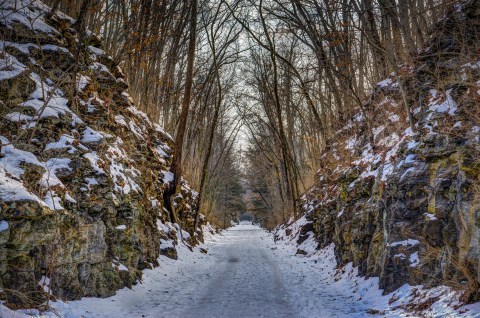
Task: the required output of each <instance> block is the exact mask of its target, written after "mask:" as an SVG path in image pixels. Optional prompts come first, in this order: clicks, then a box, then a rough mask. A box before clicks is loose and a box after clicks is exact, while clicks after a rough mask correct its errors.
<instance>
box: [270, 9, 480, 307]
mask: <svg viewBox="0 0 480 318" xmlns="http://www.w3.org/2000/svg"><path fill="white" fill-rule="evenodd" d="M479 26H480V1H477V0H474V1H467V2H462V3H459V4H457V5H456V6H455V7H454V8H452V10H451V12H449V13H448V14H447V16H446V17H444V18H443V19H442V20H441V21H439V23H438V24H437V25H436V29H435V31H434V32H433V34H432V36H431V38H430V41H429V43H428V47H427V48H426V49H425V50H423V51H421V52H420V53H419V54H418V56H416V57H415V59H414V60H415V63H413V64H411V65H407V64H405V65H403V66H401V67H399V69H398V72H397V73H396V74H395V73H393V74H392V75H391V76H390V77H389V78H387V79H385V80H384V81H382V82H380V83H378V84H377V86H376V88H375V89H374V92H373V94H372V95H371V97H370V100H369V101H368V102H367V103H366V105H365V113H362V112H359V113H358V115H357V116H355V117H354V118H352V120H351V121H350V123H349V124H348V125H347V126H345V127H344V128H343V129H342V130H341V131H338V132H337V134H336V135H335V138H333V140H332V141H331V142H329V144H328V147H327V149H326V150H325V152H324V154H323V156H322V158H321V159H322V168H321V169H320V170H319V171H318V182H317V184H316V185H315V186H314V187H313V188H312V189H311V190H310V191H309V192H308V193H307V194H306V195H305V196H304V197H303V202H302V209H303V212H304V213H305V215H306V218H307V220H308V222H307V223H306V224H305V225H303V226H302V227H301V229H299V230H298V231H297V232H295V231H293V232H292V229H294V227H293V228H290V229H289V228H281V229H280V232H281V233H279V236H283V235H285V231H286V234H289V236H290V237H294V236H296V235H298V242H299V243H301V242H302V241H303V240H305V239H306V238H308V236H309V233H310V232H313V233H314V235H315V238H316V239H317V241H318V243H319V248H324V247H326V246H328V245H330V244H331V243H334V244H335V256H336V260H337V264H338V265H339V266H340V267H343V266H344V265H346V264H347V263H350V262H351V263H353V265H354V266H358V270H359V273H360V274H361V275H365V276H367V277H371V276H377V277H379V278H380V281H379V282H380V283H379V284H380V288H382V289H384V290H385V292H391V291H394V290H396V289H397V288H399V287H400V286H402V285H403V284H405V283H408V284H411V285H424V286H437V285H440V284H444V285H448V286H451V287H454V288H458V289H460V290H464V291H466V293H465V294H464V300H476V299H478V297H479V294H478V288H479V286H480V281H479V277H480V266H479V265H480V245H479V242H480V241H479V238H480V229H479V227H478V224H479V223H478V222H479V212H480V205H479V199H480V180H479V177H480V139H479V132H480V127H479V125H480V107H479V102H480V81H479V80H480V62H478V60H479V59H480V55H479V49H480V31H479V30H480V28H479ZM405 104H407V105H408V106H409V107H410V108H411V110H412V113H413V119H414V122H415V124H414V127H409V121H408V116H407V115H406V114H407V112H406V111H405V109H406V107H405ZM367 118H368V120H369V122H367V121H366V120H367ZM368 127H371V132H372V135H373V141H372V140H371V138H369V135H370V134H369V128H368ZM412 128H413V129H412ZM437 299H438V298H437ZM432 302H434V299H427V300H425V303H424V304H423V305H425V304H426V306H428V304H431V303H432Z"/></svg>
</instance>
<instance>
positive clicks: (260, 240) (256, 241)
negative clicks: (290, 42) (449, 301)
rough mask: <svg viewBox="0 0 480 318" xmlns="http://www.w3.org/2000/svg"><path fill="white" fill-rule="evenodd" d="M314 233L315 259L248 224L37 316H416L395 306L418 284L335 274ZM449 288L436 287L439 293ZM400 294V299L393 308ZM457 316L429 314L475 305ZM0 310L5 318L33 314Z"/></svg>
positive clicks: (437, 308) (437, 307)
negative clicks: (105, 293)
mask: <svg viewBox="0 0 480 318" xmlns="http://www.w3.org/2000/svg"><path fill="white" fill-rule="evenodd" d="M315 246H316V243H315V242H314V240H313V237H312V236H311V237H310V238H308V239H307V240H306V241H305V242H304V243H302V244H301V245H300V248H302V249H303V250H305V251H308V252H310V253H309V255H310V256H302V255H295V254H296V250H297V247H298V246H297V245H296V243H295V242H294V241H290V240H288V239H284V240H281V241H277V242H276V243H275V242H274V241H273V235H272V234H270V233H268V232H266V231H265V230H263V229H261V228H259V227H258V226H256V225H252V224H250V223H246V222H244V223H242V224H240V225H237V226H234V227H232V228H230V229H229V230H226V231H224V232H222V233H221V234H217V235H209V233H208V232H207V237H206V241H205V244H204V245H202V246H201V247H202V248H205V249H207V250H208V253H207V254H202V253H201V252H200V247H197V248H195V249H194V252H193V253H192V252H190V251H189V250H188V249H187V248H186V247H185V246H183V245H180V246H179V247H178V255H179V259H178V260H177V261H175V260H172V259H169V258H166V257H164V256H162V257H160V258H159V262H160V267H158V268H156V269H153V270H145V271H144V279H143V281H142V283H141V284H138V285H137V286H134V287H133V289H131V290H130V289H127V288H124V289H122V290H120V291H118V292H117V294H116V295H115V296H113V297H110V298H105V299H98V298H84V299H82V300H81V301H71V302H68V303H62V302H56V303H54V304H53V308H54V311H55V313H53V312H52V313H46V314H45V313H44V314H42V315H38V314H37V315H36V317H49V318H50V317H59V316H60V317H65V318H80V317H86V318H88V317H99V318H110V317H112V318H113V317H152V318H153V317H155V318H160V317H169V318H175V317H182V318H189V317H192V318H193V317H196V318H215V317H222V318H223V317H225V318H226V317H228V318H235V317H275V318H277V317H278V318H279V317H319V318H322V317H328V318H331V317H418V316H416V315H415V314H406V313H405V312H401V311H400V310H399V309H394V308H395V307H396V306H399V305H401V304H402V302H405V301H408V300H409V298H408V297H406V296H407V295H408V294H409V293H410V292H411V290H412V289H413V288H414V287H407V286H404V287H402V288H401V289H400V290H399V291H397V292H396V293H394V295H392V294H391V295H387V296H382V295H381V291H380V290H379V289H378V287H377V286H378V279H376V278H370V279H368V280H365V279H364V278H361V277H358V276H357V275H356V269H354V268H352V267H351V266H346V267H345V268H344V269H343V270H342V271H338V270H336V269H335V261H334V256H333V245H332V246H330V247H328V248H326V249H324V250H320V251H316V250H315ZM445 292H448V290H446V289H445V288H438V289H435V290H432V291H431V293H436V294H438V295H441V294H442V293H445ZM392 296H395V297H396V298H398V300H397V301H393V302H391V303H389V300H390V299H391V298H392ZM470 309H472V310H470V311H469V312H467V313H463V314H459V313H458V312H454V311H453V310H452V309H451V308H450V307H448V306H446V304H445V303H442V302H441V301H439V302H437V303H435V304H434V306H433V309H432V311H431V315H429V316H428V317H480V314H475V313H474V310H473V309H477V311H476V312H480V311H479V310H478V309H479V308H478V306H477V307H471V308H470ZM26 313H27V312H25V311H24V312H20V311H17V312H13V311H10V310H8V309H6V308H5V307H3V306H0V317H2V318H3V317H11V318H24V317H30V316H29V315H27V314H26Z"/></svg>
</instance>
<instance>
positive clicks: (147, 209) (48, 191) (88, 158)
mask: <svg viewBox="0 0 480 318" xmlns="http://www.w3.org/2000/svg"><path fill="white" fill-rule="evenodd" d="M49 11H50V8H48V7H47V6H45V5H44V4H43V3H41V2H40V1H31V0H6V1H2V10H1V11H0V39H1V41H0V145H1V152H0V291H3V292H2V293H0V297H1V298H4V299H6V300H7V302H8V303H11V304H13V303H15V304H19V305H23V306H32V305H38V304H41V303H43V302H44V301H45V299H46V298H47V297H48V295H49V294H53V295H55V296H59V297H62V298H65V299H75V298H79V297H82V296H99V297H104V296H108V295H112V294H113V293H114V292H115V290H116V289H118V288H121V287H123V286H131V285H132V284H135V283H136V282H137V281H138V280H139V279H140V278H141V274H142V273H141V270H142V269H144V268H148V267H152V266H156V265H158V264H157V257H158V256H159V253H161V252H162V253H163V254H167V255H169V256H171V257H175V255H176V253H175V244H177V241H178V240H177V236H178V234H179V233H178V232H179V230H180V227H179V226H178V225H172V224H171V223H169V222H168V221H169V220H168V214H167V213H164V211H163V191H164V188H165V184H166V183H167V182H168V181H170V180H172V177H173V176H172V175H171V173H170V172H168V170H169V167H170V164H171V160H172V155H173V151H172V149H171V145H172V144H173V142H172V139H171V137H170V136H169V135H168V134H167V133H165V132H164V131H163V130H162V129H161V127H159V126H158V125H156V124H154V123H152V122H151V121H150V120H149V119H148V118H147V116H146V115H145V114H144V113H142V112H140V111H138V110H137V109H136V108H135V106H134V104H133V101H132V99H131V97H130V96H129V95H128V93H127V91H126V90H127V88H128V85H127V84H126V82H125V80H124V75H123V74H122V70H121V69H120V68H119V67H118V65H117V63H116V62H115V61H114V60H112V58H111V57H109V56H108V55H107V54H106V53H105V52H104V51H103V50H102V43H101V40H100V39H99V38H98V37H97V36H96V35H95V34H91V33H89V32H87V34H85V35H81V34H79V33H78V32H77V31H76V30H75V29H74V28H73V27H72V25H73V23H74V21H73V20H72V19H70V18H69V17H67V16H64V15H63V14H61V13H57V14H55V15H54V16H51V17H49V16H48V12H49ZM196 195H197V194H196V192H195V191H193V190H191V189H190V188H189V186H188V184H187V183H186V182H185V181H184V182H183V191H182V194H181V195H180V196H179V197H178V199H177V200H176V202H177V207H178V208H179V210H180V211H181V213H180V219H181V220H182V222H183V224H182V225H183V226H184V227H186V228H189V227H191V226H192V222H193V218H192V217H193V215H192V214H193V212H192V211H193V210H194V209H195V204H196V203H195V202H196ZM183 237H184V238H185V240H186V241H187V242H188V243H190V244H194V243H195V240H196V239H197V238H195V239H193V238H190V237H189V235H188V233H186V232H184V233H183ZM199 238H201V237H199ZM188 243H187V244H188Z"/></svg>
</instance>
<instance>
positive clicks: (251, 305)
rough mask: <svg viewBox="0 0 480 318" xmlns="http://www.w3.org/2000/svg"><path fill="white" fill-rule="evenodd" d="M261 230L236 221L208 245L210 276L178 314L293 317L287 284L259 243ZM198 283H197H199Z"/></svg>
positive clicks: (263, 235)
mask: <svg viewBox="0 0 480 318" xmlns="http://www.w3.org/2000/svg"><path fill="white" fill-rule="evenodd" d="M264 237H265V232H264V230H262V229H260V228H259V227H257V226H252V225H239V226H236V227H234V228H232V229H230V230H228V231H226V232H225V233H224V236H223V239H222V240H221V241H220V242H218V243H216V244H215V246H212V247H213V248H211V249H212V253H211V255H212V257H214V258H215V263H214V264H212V265H213V266H212V268H211V269H210V270H209V272H211V273H212V274H213V275H214V276H213V277H212V280H210V281H208V282H207V284H203V285H202V286H201V288H199V289H200V290H199V296H200V298H199V299H198V300H197V301H195V302H193V303H191V304H188V305H187V306H186V307H185V308H184V310H183V312H182V314H181V315H180V316H181V317H192V318H193V317H295V313H294V310H293V308H292V307H291V306H290V304H289V298H288V297H287V292H286V288H285V286H286V285H287V284H286V282H285V279H284V277H283V275H282V272H281V270H280V269H279V267H278V264H277V261H276V260H275V259H274V257H273V255H272V253H271V250H269V249H267V248H266V247H265V245H262V244H259V243H260V242H259V241H261V240H262V239H264ZM199 287H200V286H199Z"/></svg>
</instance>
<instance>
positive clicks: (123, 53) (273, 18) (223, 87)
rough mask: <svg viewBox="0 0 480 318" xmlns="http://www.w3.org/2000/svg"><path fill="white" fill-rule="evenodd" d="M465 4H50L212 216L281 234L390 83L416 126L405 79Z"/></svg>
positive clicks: (352, 0) (314, 0)
mask: <svg viewBox="0 0 480 318" xmlns="http://www.w3.org/2000/svg"><path fill="white" fill-rule="evenodd" d="M453 2H454V1H434V0H418V1H416V0H408V1H395V0H379V1H373V0H368V1H358V0H338V1H331V0H306V1H297V0H295V1H294V0H289V1H285V0H271V1H269V0H264V1H253V0H252V1H248V0H243V1H228V0H225V1H223V0H220V1H180V0H179V1H166V0H165V1H153V0H141V1H140V0H136V1H134V0H131V1H127V0H109V1H101V0H84V1H75V0H55V1H53V0H49V1H46V3H47V4H49V5H51V7H52V10H53V11H55V10H61V11H62V12H65V13H66V14H68V15H70V16H72V17H74V18H77V19H78V21H79V22H78V24H79V25H80V24H82V25H83V28H85V27H86V28H88V29H89V30H92V31H93V32H95V33H97V34H99V35H100V36H101V37H102V39H103V41H104V46H105V50H106V52H107V53H108V54H109V55H111V56H112V57H113V58H114V60H116V61H118V62H119V63H120V65H121V67H122V68H123V70H124V72H125V75H126V80H127V83H128V85H129V87H130V92H131V95H132V97H133V98H134V100H135V101H136V102H137V103H138V105H139V107H140V109H141V110H142V111H144V112H145V113H147V114H148V116H149V117H150V118H151V119H152V120H153V121H155V122H158V123H160V124H161V125H162V126H163V127H165V130H166V131H167V132H168V133H169V134H171V135H172V136H175V145H176V152H177V154H178V155H177V156H176V159H175V160H178V161H181V163H179V164H178V165H177V166H178V167H181V169H182V171H183V173H184V174H185V176H186V178H187V179H188V180H189V181H190V182H191V184H192V185H193V187H194V188H195V189H198V190H199V192H200V193H201V198H200V211H201V213H203V214H205V215H207V216H211V217H213V218H215V219H217V220H218V221H217V222H218V224H219V225H220V224H222V223H224V221H223V219H224V216H225V215H224V214H225V213H228V216H226V218H227V219H228V220H230V219H231V218H232V217H233V218H238V217H239V215H241V214H242V213H244V212H245V211H248V212H249V213H251V214H253V215H255V216H256V217H257V218H258V219H259V220H261V221H262V222H263V223H264V224H265V225H267V226H268V227H270V228H272V227H274V226H275V225H277V224H278V223H279V222H284V221H286V220H287V219H288V218H289V217H290V216H293V215H298V213H299V211H298V202H299V198H300V197H301V195H302V194H303V193H304V192H305V191H306V190H307V189H309V188H310V187H311V186H312V185H313V184H314V182H315V178H314V177H315V171H317V170H318V168H319V167H320V162H319V161H320V155H321V153H322V152H323V151H324V149H325V146H326V143H327V140H329V139H330V138H331V137H332V136H333V135H334V133H335V131H336V130H338V129H339V128H340V127H343V126H344V125H346V124H347V123H348V121H349V120H350V119H351V118H352V116H354V115H355V114H357V113H358V112H359V111H360V113H362V114H363V115H364V116H365V118H367V120H368V118H369V117H370V116H369V113H368V112H369V109H368V107H367V106H366V105H367V104H368V98H369V96H370V94H371V92H372V89H373V88H374V86H375V84H376V83H377V82H379V81H380V80H382V79H384V78H386V77H387V76H388V75H389V74H391V73H394V74H396V75H395V80H396V81H397V82H398V84H399V86H400V88H401V91H402V95H403V97H402V99H403V103H404V105H403V107H404V108H405V114H411V113H412V111H411V106H410V104H411V101H410V100H409V99H410V96H408V95H409V93H408V92H406V91H405V89H403V88H402V87H403V86H404V84H403V82H402V81H403V80H402V79H401V77H400V74H401V73H402V70H403V69H408V67H409V65H412V64H413V63H414V62H415V59H416V58H417V54H416V53H417V51H418V50H420V49H421V48H422V47H423V46H424V45H425V43H426V39H428V36H429V34H428V32H429V30H431V27H432V25H433V24H434V23H435V22H437V21H438V20H439V18H440V17H442V16H443V15H444V14H445V13H446V11H447V10H450V9H451V8H452V3H453ZM180 105H181V107H180ZM408 120H409V122H410V125H411V126H412V127H413V125H414V124H415V123H414V122H413V121H414V119H413V118H412V116H411V115H409V117H408ZM369 126H370V128H369V129H367V131H365V134H367V135H369V136H370V137H369V138H370V139H372V138H373V131H372V123H370V124H369ZM180 145H181V147H180ZM180 149H181V150H180ZM222 198H229V199H227V200H223V199H222ZM224 201H225V202H224ZM225 211H228V212H225ZM227 223H228V222H227Z"/></svg>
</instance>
